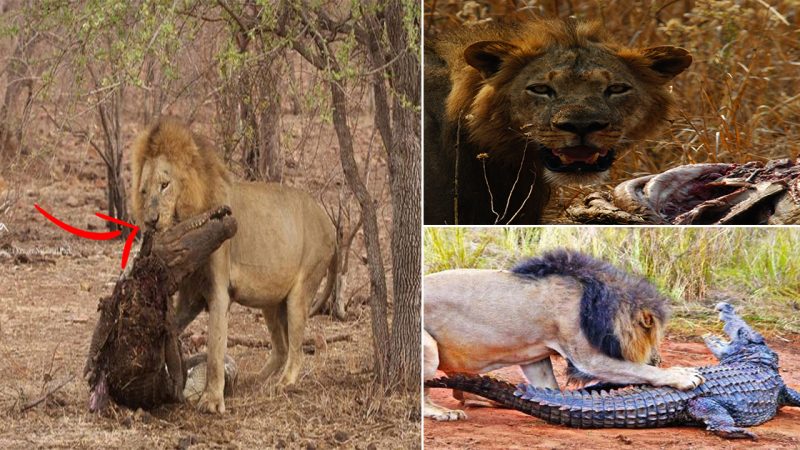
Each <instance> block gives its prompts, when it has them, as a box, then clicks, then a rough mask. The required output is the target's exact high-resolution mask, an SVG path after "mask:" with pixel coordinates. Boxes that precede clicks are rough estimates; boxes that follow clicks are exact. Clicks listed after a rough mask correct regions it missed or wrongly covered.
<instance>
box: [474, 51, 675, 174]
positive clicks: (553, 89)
mask: <svg viewBox="0 0 800 450" xmlns="http://www.w3.org/2000/svg"><path fill="white" fill-rule="evenodd" d="M464 58H465V59H466V62H467V63H468V64H469V65H470V66H472V67H474V68H476V69H477V70H478V71H479V72H480V74H481V76H482V77H483V78H484V82H483V85H482V86H481V88H480V90H479V91H478V93H477V95H476V97H475V101H474V102H473V108H472V111H471V113H472V114H471V115H470V116H469V117H468V120H469V121H470V123H471V125H473V127H474V128H475V129H480V127H482V126H487V124H488V126H492V127H500V126H503V127H505V130H504V132H506V133H514V134H516V135H517V137H518V138H519V139H522V140H524V141H525V142H527V143H528V144H529V145H530V147H529V148H530V149H533V150H534V151H536V152H537V153H536V154H537V156H538V157H539V159H540V161H541V162H542V164H543V165H544V168H545V174H546V176H547V177H548V178H549V179H551V180H553V181H556V182H560V183H573V182H580V183H592V182H597V181H600V180H601V179H602V178H603V177H604V174H605V173H606V171H607V170H608V169H609V168H610V167H611V165H612V163H613V162H614V158H615V155H616V154H617V153H618V152H619V151H620V150H622V149H624V148H626V147H628V146H629V145H630V144H631V142H633V141H637V140H641V139H644V138H646V137H649V136H651V135H652V134H653V133H654V132H655V131H656V130H657V129H658V127H659V126H660V125H661V123H662V122H664V120H663V119H665V116H666V114H667V110H668V108H669V105H670V102H669V97H668V95H667V92H666V89H665V88H664V84H665V83H666V82H667V81H668V80H670V79H672V77H674V76H675V75H677V74H679V73H680V72H682V71H683V70H684V69H685V68H686V67H688V66H689V64H690V63H691V56H689V55H688V53H687V52H686V51H685V50H683V49H678V48H674V47H657V48H655V49H648V50H642V51H633V50H623V51H612V50H611V49H609V48H608V47H605V46H603V45H599V44H598V45H593V44H592V45H585V46H551V47H548V48H545V49H530V48H526V49H523V48H520V47H518V46H516V45H515V44H512V43H509V42H503V41H482V42H477V43H474V44H472V45H471V46H469V47H468V48H467V49H466V50H465V52H464ZM476 135H477V136H481V135H486V133H483V134H482V133H481V132H480V131H478V132H477V133H473V136H476ZM485 144H488V143H485Z"/></svg>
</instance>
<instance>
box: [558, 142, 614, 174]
mask: <svg viewBox="0 0 800 450" xmlns="http://www.w3.org/2000/svg"><path fill="white" fill-rule="evenodd" d="M542 152H543V153H544V167H545V168H546V169H547V170H549V171H550V172H557V173H572V174H584V173H596V172H605V171H607V170H608V169H609V168H610V167H611V164H613V163H614V150H613V149H604V148H600V147H595V146H589V145H576V146H574V147H563V148H557V149H550V148H542Z"/></svg>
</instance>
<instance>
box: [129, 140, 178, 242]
mask: <svg viewBox="0 0 800 450" xmlns="http://www.w3.org/2000/svg"><path fill="white" fill-rule="evenodd" d="M136 189H137V190H136V191H135V192H134V195H138V196H139V197H140V200H139V201H138V202H135V203H138V204H139V205H141V206H140V209H139V211H136V213H137V214H136V215H137V217H136V218H135V219H136V222H137V223H139V224H141V225H143V226H145V227H147V228H152V229H155V230H159V231H160V230H163V229H165V228H169V227H171V226H172V225H173V224H174V223H176V222H177V221H178V212H177V204H178V197H179V194H180V191H181V183H180V179H179V178H178V177H175V176H174V168H173V165H172V163H171V162H170V161H168V160H167V158H166V156H164V155H162V156H158V157H155V158H150V159H147V160H145V161H144V163H143V164H142V174H141V180H140V182H139V186H136Z"/></svg>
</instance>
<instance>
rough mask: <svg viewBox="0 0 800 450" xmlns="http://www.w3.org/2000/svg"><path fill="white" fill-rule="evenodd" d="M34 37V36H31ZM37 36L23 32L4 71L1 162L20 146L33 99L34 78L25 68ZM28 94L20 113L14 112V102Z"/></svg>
mask: <svg viewBox="0 0 800 450" xmlns="http://www.w3.org/2000/svg"><path fill="white" fill-rule="evenodd" d="M33 33H35V32H33ZM38 40H39V37H38V35H36V34H34V35H30V34H29V33H28V32H22V33H21V34H20V35H19V36H18V37H17V41H16V43H15V45H14V51H13V52H12V53H11V55H10V57H9V58H8V64H7V65H6V67H5V73H6V89H5V93H4V95H3V103H2V105H0V159H3V158H4V157H5V158H11V157H13V156H15V153H16V151H17V150H18V149H19V147H20V145H21V143H22V131H23V127H24V122H25V119H26V117H27V113H28V112H29V110H30V105H31V102H32V97H33V77H32V75H31V74H30V70H29V67H28V58H29V57H30V52H31V51H32V50H33V47H34V45H35V44H36V42H37V41H38ZM26 89H27V91H28V96H27V100H26V102H25V107H24V108H23V112H22V113H21V114H19V115H17V114H16V111H17V100H18V99H19V96H20V94H22V93H23V91H24V90H26Z"/></svg>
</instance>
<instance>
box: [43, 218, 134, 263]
mask: <svg viewBox="0 0 800 450" xmlns="http://www.w3.org/2000/svg"><path fill="white" fill-rule="evenodd" d="M33 206H34V207H35V208H36V210H37V211H39V212H40V213H42V215H43V216H45V217H47V219H48V220H50V221H51V222H53V223H54V224H56V225H58V226H59V227H61V228H63V229H65V230H67V231H69V232H70V233H72V234H75V235H78V236H80V237H82V238H86V239H91V240H93V241H106V240H109V239H114V238H115V237H117V236H119V235H121V234H122V232H121V231H119V230H115V231H107V232H104V233H96V232H94V231H86V230H81V229H80V228H75V227H73V226H72V225H68V224H66V223H64V222H62V221H60V220H58V219H56V218H55V217H53V216H52V215H51V214H50V213H48V212H47V211H45V210H44V209H42V207H40V206H39V205H38V204H34V205H33ZM95 215H96V216H97V217H99V218H101V219H104V220H108V221H109V222H114V223H116V224H118V225H122V226H125V227H128V228H130V229H131V230H132V231H131V234H129V235H128V239H127V240H126V241H125V246H124V247H122V268H123V269H124V268H125V266H126V265H127V264H128V255H130V253H131V247H132V246H133V239H134V238H135V237H136V233H138V232H139V227H137V226H136V225H134V224H132V223H128V222H125V221H122V220H119V219H116V218H114V217H110V216H107V215H105V214H101V213H95Z"/></svg>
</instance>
